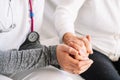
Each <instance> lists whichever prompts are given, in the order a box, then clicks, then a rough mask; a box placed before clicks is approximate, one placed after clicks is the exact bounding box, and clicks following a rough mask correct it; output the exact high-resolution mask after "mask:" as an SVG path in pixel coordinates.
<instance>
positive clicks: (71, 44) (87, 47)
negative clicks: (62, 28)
mask: <svg viewBox="0 0 120 80" xmlns="http://www.w3.org/2000/svg"><path fill="white" fill-rule="evenodd" d="M63 41H64V43H65V44H67V45H65V44H61V45H59V46H57V59H58V63H59V65H60V66H61V67H62V69H63V70H65V71H68V72H70V73H74V74H81V73H83V72H85V71H86V70H87V69H88V68H89V67H90V66H91V64H92V63H93V61H92V60H91V59H89V57H88V56H89V54H92V53H93V51H92V47H91V43H90V41H91V38H90V36H86V37H77V36H75V35H73V34H71V33H66V34H65V35H64V37H63Z"/></svg>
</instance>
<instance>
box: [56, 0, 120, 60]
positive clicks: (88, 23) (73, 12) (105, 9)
mask: <svg viewBox="0 0 120 80" xmlns="http://www.w3.org/2000/svg"><path fill="white" fill-rule="evenodd" d="M62 2H63V3H61V4H60V5H59V6H58V8H57V10H56V14H55V15H56V19H55V22H56V29H57V31H58V32H59V35H60V38H62V36H63V34H64V33H66V32H69V31H71V29H73V28H74V26H75V31H76V33H77V34H78V35H79V36H80V35H86V34H90V35H91V37H92V44H93V48H94V49H96V50H98V51H100V52H102V53H104V54H105V55H107V56H109V58H110V59H111V60H114V61H116V60H118V58H119V57H120V14H119V13H120V0H62ZM77 14H79V15H78V17H77V20H76V21H75V19H76V16H77ZM71 32H72V33H74V32H73V31H71Z"/></svg>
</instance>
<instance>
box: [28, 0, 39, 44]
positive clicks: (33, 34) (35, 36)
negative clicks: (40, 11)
mask: <svg viewBox="0 0 120 80" xmlns="http://www.w3.org/2000/svg"><path fill="white" fill-rule="evenodd" d="M29 7H30V10H29V14H30V19H31V32H30V33H29V34H28V36H27V41H28V42H32V43H33V42H36V41H38V40H39V34H38V33H37V32H36V31H34V13H33V7H32V0H29Z"/></svg>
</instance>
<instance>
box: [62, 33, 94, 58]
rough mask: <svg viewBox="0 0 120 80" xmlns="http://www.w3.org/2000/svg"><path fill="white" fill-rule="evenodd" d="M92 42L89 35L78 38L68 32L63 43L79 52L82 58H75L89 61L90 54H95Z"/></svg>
mask: <svg viewBox="0 0 120 80" xmlns="http://www.w3.org/2000/svg"><path fill="white" fill-rule="evenodd" d="M90 41H91V37H90V36H89V35H87V36H86V37H77V36H75V35H74V34H72V33H69V32H68V33H66V34H65V35H64V36H63V42H64V43H65V44H67V45H69V46H71V47H73V48H74V49H76V50H77V51H78V52H79V54H80V56H75V58H76V59H80V60H85V59H87V58H88V56H89V54H92V53H93V51H92V46H91V42H90Z"/></svg>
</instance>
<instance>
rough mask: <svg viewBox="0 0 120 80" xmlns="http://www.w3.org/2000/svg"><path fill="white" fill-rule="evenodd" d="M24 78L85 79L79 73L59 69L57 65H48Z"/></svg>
mask: <svg viewBox="0 0 120 80" xmlns="http://www.w3.org/2000/svg"><path fill="white" fill-rule="evenodd" d="M22 80H83V79H82V78H81V77H80V76H79V75H74V74H70V73H67V72H65V71H62V70H58V69H57V68H55V67H52V66H48V67H45V68H41V69H39V70H37V71H35V72H32V73H31V74H29V75H28V76H26V77H25V78H24V79H22Z"/></svg>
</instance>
